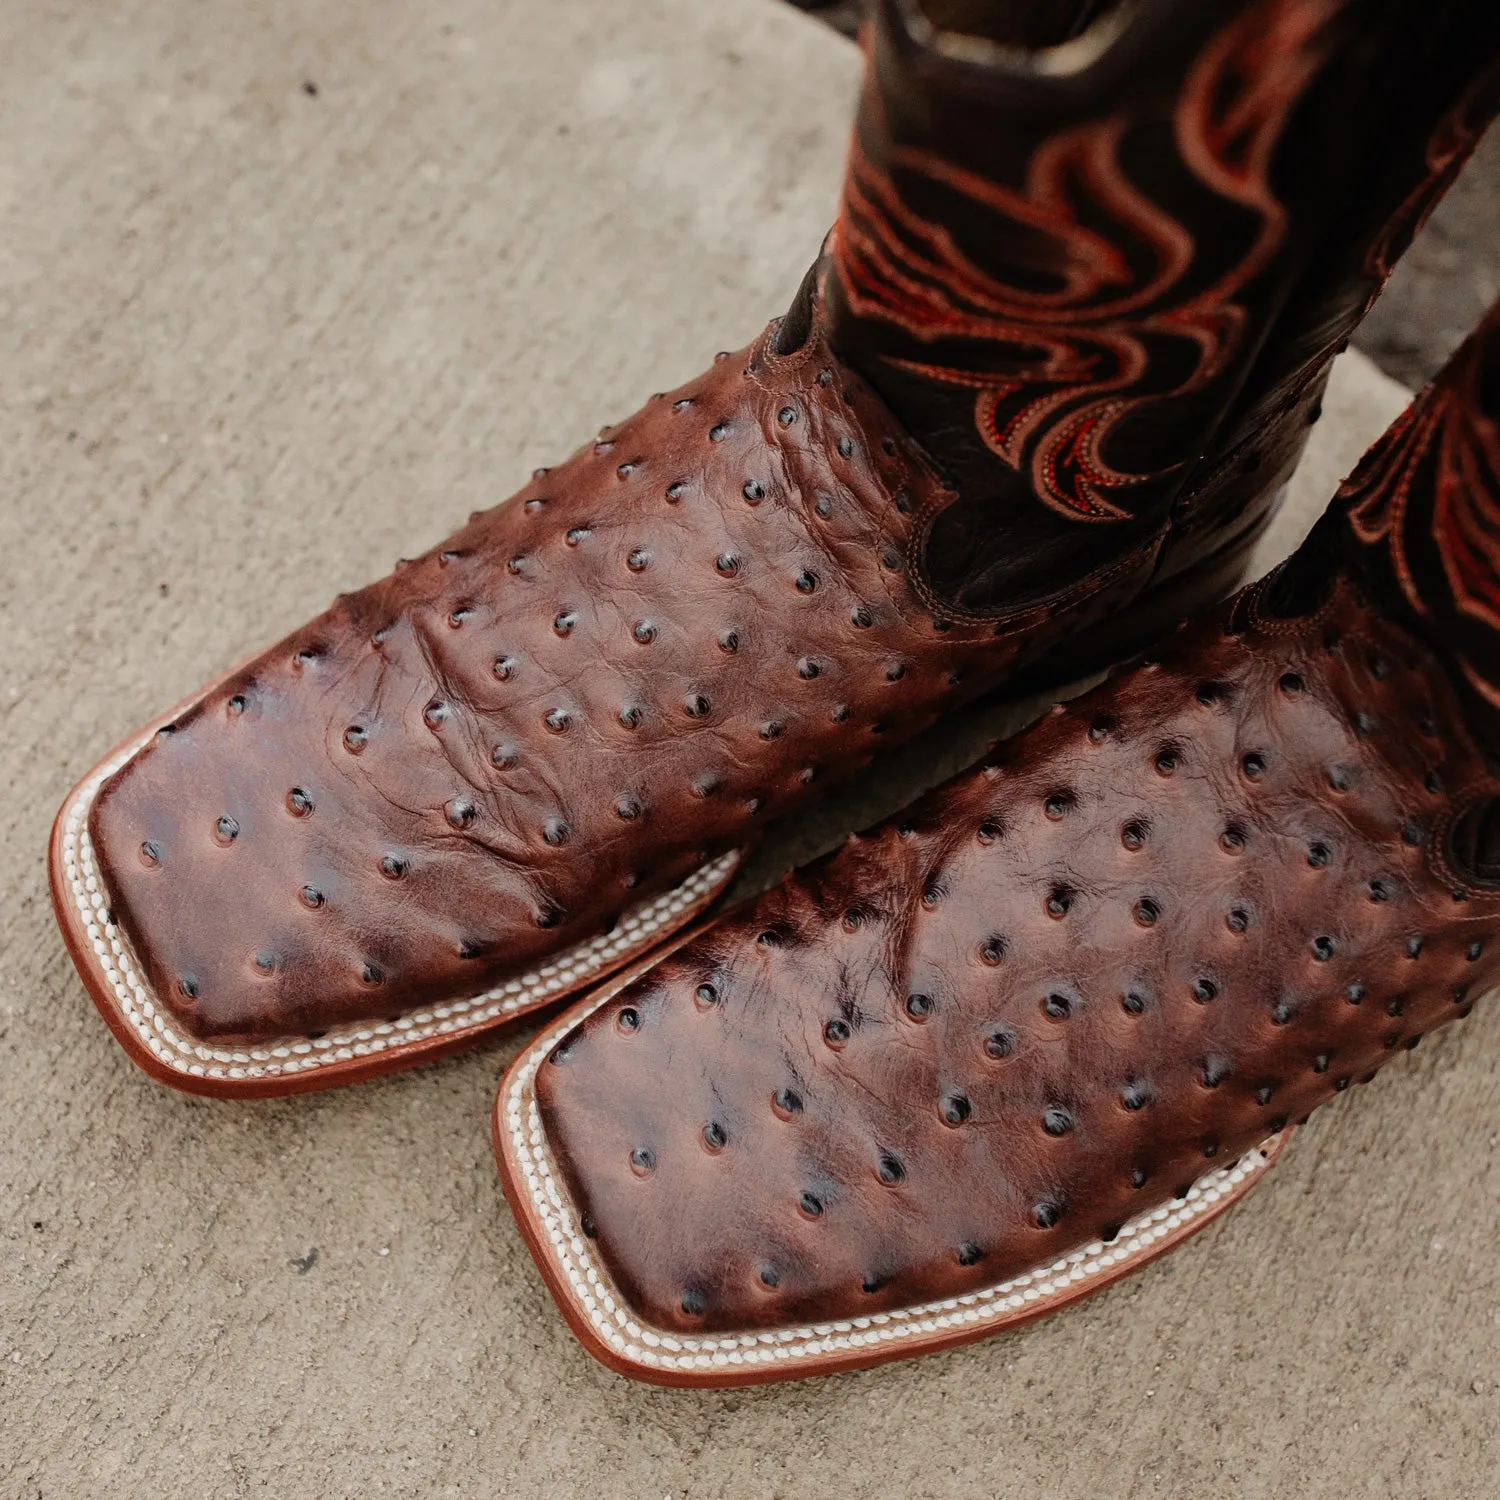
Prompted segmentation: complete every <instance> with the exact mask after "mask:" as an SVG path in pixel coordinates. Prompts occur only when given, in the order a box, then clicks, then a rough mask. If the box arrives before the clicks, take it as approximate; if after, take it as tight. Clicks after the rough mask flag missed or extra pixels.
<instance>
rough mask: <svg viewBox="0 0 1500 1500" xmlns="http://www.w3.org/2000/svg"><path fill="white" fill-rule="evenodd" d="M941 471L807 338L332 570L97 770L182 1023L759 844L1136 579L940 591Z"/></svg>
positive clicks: (564, 919) (497, 956) (236, 1017)
mask: <svg viewBox="0 0 1500 1500" xmlns="http://www.w3.org/2000/svg"><path fill="white" fill-rule="evenodd" d="M938 494H939V487H938V485H937V482H936V481H935V479H934V478H933V477H932V474H931V472H930V470H929V469H928V468H927V467H926V465H925V463H924V461H923V460H922V459H921V458H920V457H919V456H918V455H917V454H916V453H915V452H914V450H913V449H912V447H911V445H910V444H909V443H908V442H907V440H906V439H905V438H904V437H903V435H902V433H901V431H900V430H899V428H898V427H897V426H896V424H895V423H894V421H893V420H892V419H891V418H890V417H889V415H888V414H887V413H886V411H885V410H884V408H883V407H882V406H881V404H880V403H879V401H878V400H877V399H876V398H875V397H874V396H873V395H871V394H870V393H869V391H868V390H867V388H865V387H864V386H863V384H862V383H861V382H860V381H859V380H858V379H857V378H855V377H854V376H853V375H852V374H851V372H850V371H848V370H847V369H846V368H845V367H843V366H842V365H840V364H839V362H838V361H837V360H836V359H835V358H834V357H833V356H832V354H830V352H829V351H828V349H827V347H826V345H825V344H824V343H823V342H822V340H821V337H818V336H815V337H813V338H812V339H811V340H810V341H809V342H808V343H807V345H806V346H805V347H804V348H803V349H802V350H801V351H800V352H799V353H797V354H796V355H793V356H788V357H780V356H777V355H775V354H774V353H772V352H771V351H770V350H769V348H768V345H767V340H766V338H764V337H763V338H762V339H761V340H759V341H757V343H756V344H755V345H753V346H752V347H751V349H749V350H748V351H742V352H741V353H739V354H735V355H724V356H721V357H720V358H719V360H718V361H717V362H716V363H715V364H714V365H713V367H712V368H711V369H710V370H709V371H708V373H707V374H705V375H704V376H703V377H702V378H701V379H699V380H697V381H694V382H692V383H690V384H689V385H687V386H685V387H683V388H682V389H681V390H679V391H676V392H673V393H670V394H667V395H662V396H658V397H655V398H653V400H652V401H651V402H650V403H648V405H647V406H646V407H645V408H644V409H643V410H642V411H641V412H640V413H638V414H637V415H636V416H634V417H632V418H631V419H630V420H629V421H627V422H625V423H624V424H622V425H621V426H619V427H618V428H614V429H607V430H606V431H605V432H604V433H602V434H601V435H600V437H599V439H598V441H597V442H595V443H593V444H591V445H590V446H588V447H587V448H585V449H584V450H582V451H581V452H580V453H578V454H577V455H575V456H574V457H573V458H571V459H570V460H569V461H568V462H567V463H565V464H563V465H562V466H560V467H559V468H557V469H554V470H551V471H546V470H542V471H539V472H538V473H537V475H536V476H535V477H534V479H533V481H532V483H531V484H529V485H528V486H527V487H526V488H525V489H524V490H522V491H521V492H520V493H519V494H518V495H516V496H515V497H514V498H513V499H512V500H511V501H510V502H509V503H507V504H505V505H502V506H500V507H498V508H497V509H495V510H492V511H489V512H485V513H483V514H480V515H477V516H475V517H474V518H473V519H472V520H471V522H470V524H469V525H468V527H467V528H465V529H464V530H463V531H461V532H459V533H458V534H457V535H456V536H453V537H451V538H449V539H448V540H447V541H445V542H443V543H442V544H440V545H439V546H438V547H436V548H434V549H433V550H432V551H431V552H430V553H428V554H426V555H425V556H423V557H421V558H418V559H416V560H415V561H411V562H406V563H403V564H401V565H399V566H398V568H397V571H396V572H395V573H394V574H393V575H392V576H391V577H389V578H387V579H385V580H384V581H382V582H380V583H377V584H375V585H373V586H371V587H370V588H367V589H364V590H362V591H361V592H359V593H356V594H352V595H348V596H346V597H344V598H341V599H340V600H339V601H338V602H337V603H335V605H334V606H333V608H332V609H330V610H329V611H328V612H327V613H326V614H324V615H322V616H320V617H319V618H317V619H316V620H314V621H312V622H311V623H310V624H309V625H308V626H307V627H306V628H305V629H303V630H301V631H298V632H297V633H296V634H295V635H294V636H292V637H290V638H288V639H287V640H284V641H282V642H280V643H279V644H278V645H276V646H274V647H272V648H271V649H270V650H269V651H267V652H266V653H265V654H264V655H262V656H260V657H259V658H257V659H256V660H254V661H252V662H251V663H250V664H249V665H248V666H246V667H245V668H243V669H242V670H240V671H238V672H236V673H235V674H233V675H232V676H231V677H230V678H228V679H227V680H225V681H224V682H222V683H220V684H219V685H217V686H216V687H214V688H213V689H212V690H211V691H209V692H208V693H207V694H206V695H204V696H203V697H201V698H200V699H199V700H197V701H196V702H195V703H194V704H193V705H192V706H191V707H190V708H189V709H188V710H186V711H185V712H184V713H182V714H181V715H180V716H179V717H178V718H177V720H176V722H175V724H174V725H173V726H171V727H170V729H169V730H166V731H163V732H162V733H160V734H158V735H157V736H156V737H155V739H154V741H153V742H152V743H151V744H150V745H149V746H147V747H146V748H145V749H144V750H142V751H141V752H140V753H139V754H137V755H136V756H135V757H133V758H132V759H131V760H130V761H129V762H128V763H127V764H126V765H125V766H124V767H123V769H121V770H120V771H119V772H118V773H117V774H115V775H114V776H113V777H112V778H111V779H110V780H109V781H108V782H107V783H106V784H105V786H104V787H103V789H102V791H101V794H100V796H99V798H98V800H97V802H96V803H95V805H94V807H93V810H92V814H91V819H90V825H89V826H90V833H91V836H92V838H93V841H94V844H95V846H96V848H97V850H98V854H99V859H100V863H101V867H102V872H103V876H104V879H105V884H106V886H107V888H108V891H109V894H110V898H111V901H112V903H113V908H114V915H115V917H116V918H117V920H119V921H120V923H121V924H122V926H123V928H124V930H125V931H126V932H127V933H128V934H129V935H130V937H131V940H132V942H133V944H134V946H135V948H136V951H137V954H138V956H139V957H140V959H141V960H142V962H143V964H144V967H145V969H146V971H147V973H148V975H149V978H150V981H151V984H152V986H153V987H154V989H155V992H156V994H157V996H159V997H160V999H161V1000H162V1001H163V1002H164V1003H166V1004H167V1005H169V1006H170V1007H171V1008H172V1011H173V1013H174V1014H175V1016H176V1018H177V1020H178V1022H179V1024H180V1025H181V1026H182V1027H183V1028H184V1029H186V1030H187V1031H189V1032H190V1033H191V1034H192V1035H195V1036H199V1037H208V1038H247V1039H253V1038H259V1037H270V1036H280V1035H286V1034H289V1033H290V1034H296V1033H302V1032H310V1031H318V1030H321V1029H323V1028H326V1027H328V1026H331V1025H335V1024H337V1023H340V1022H346V1021H351V1020H361V1019H365V1018H370V1017H381V1018H384V1017H387V1016H392V1015H398V1014H400V1013H401V1012H403V1011H405V1010H408V1009H410V1008H411V1007H413V1006H415V1005H417V1004H420V1003H423V1002H426V1001H429V1000H431V999H434V998H443V997H449V996H453V995H459V994H473V993H477V992H479V991H480V990H481V989H483V988H485V987H486V986H488V985H491V984H493V983H494V982H495V981H496V980H497V979H498V978H501V977H503V976H506V975H508V974H511V973H514V972H517V971H518V970H521V969H523V968H524V967H525V966H526V965H527V964H529V963H534V962H535V961H536V960H537V959H538V958H539V957H540V956H542V955H545V954H548V953H550V952H554V951H557V950H559V949H562V948H565V947H567V946H568V945H569V944H570V943H574V942H577V941H579V940H581V939H582V938H583V937H586V936H589V935H591V934H592V933H594V932H597V931H599V930H600V929H602V928H603V927H604V926H606V925H607V923H608V922H609V921H610V920H611V918H612V917H613V916H614V915H615V914H616V913H617V912H618V911H619V910H620V909H621V908H622V906H624V905H627V904H628V903H630V902H632V901H634V900H636V899H638V898H639V896H641V895H642V894H645V893H647V892H649V891H652V890H655V889H659V888H664V887H667V886H669V885H672V884H675V883H676V882H677V881H679V880H680V879H681V878H682V877H683V876H684V875H685V874H686V873H687V872H688V871H689V870H691V869H692V868H694V867H696V866H697V865H699V864H700V863H701V862H702V861H704V860H705V859H707V858H709V857H711V856H713V855H715V854H717V853H719V852H721V851H723V850H726V849H730V848H733V847H735V846H738V845H743V844H745V843H746V842H747V841H752V840H753V839H754V838H755V836H756V833H757V830H758V829H759V828H760V826H761V825H762V824H763V823H764V821H765V820H766V819H767V818H769V817H773V816H775V815H777V814H779V813H783V812H786V811H787V810H789V809H791V808H793V807H795V806H797V805H798V804H799V803H801V802H803V801H804V800H805V799H806V798H808V796H809V795H811V794H814V793H816V792H818V791H819V790H821V787H822V785H823V784H824V783H825V782H826V781H829V780H831V779H833V778H835V777H838V776H842V775H844V774H847V773H848V772H850V771H853V770H855V769H856V768H858V767H860V766H862V765H864V764H865V763H866V762H867V761H868V760H869V759H870V758H871V756H872V755H873V754H874V752H875V750H876V749H877V748H879V747H880V746H882V745H884V744H887V743H890V742H894V741H898V740H901V739H903V738H906V737H907V736H909V735H911V734H913V733H915V732H916V731H918V730H920V729H922V728H923V727H925V726H926V725H927V724H929V723H931V722H932V720H933V719H934V718H935V717H936V716H937V714H938V712H939V710H940V709H942V708H945V707H948V706H950V705H952V704H953V703H955V702H957V701H962V700H963V699H964V698H966V697H969V696H971V695H972V694H974V693H976V692H978V691H980V690H982V689H984V688H985V687H987V686H990V685H992V684H993V683H995V682H996V681H998V680H999V679H1000V678H1001V677H1002V676H1003V675H1004V674H1005V673H1006V671H1008V670H1009V669H1010V668H1011V667H1013V666H1014V665H1015V664H1016V663H1017V662H1018V661H1019V660H1022V659H1026V658H1028V657H1030V656H1035V655H1036V654H1038V653H1040V652H1041V651H1043V650H1045V649H1046V648H1047V647H1048V646H1049V645H1051V644H1052V643H1055V642H1056V641H1058V640H1060V639H1062V638H1064V637H1066V636H1067V635H1068V634H1069V633H1070V632H1074V631H1077V630H1078V629H1079V628H1081V627H1082V626H1084V625H1086V624H1088V623H1090V622H1091V621H1093V620H1096V619H1097V618H1098V617H1099V616H1100V615H1101V614H1103V613H1105V612H1106V611H1107V610H1108V609H1109V608H1110V607H1112V606H1115V605H1118V604H1120V603H1121V602H1123V601H1124V600H1125V599H1126V598H1128V597H1129V595H1130V594H1131V593H1133V592H1138V591H1139V590H1140V589H1141V588H1142V587H1143V586H1144V584H1145V582H1146V577H1147V574H1148V573H1149V569H1150V564H1151V556H1150V554H1145V555H1136V556H1127V557H1125V558H1123V559H1121V562H1120V564H1119V566H1118V567H1117V568H1116V569H1114V570H1113V572H1112V573H1111V574H1107V575H1104V576H1102V577H1101V578H1100V579H1098V580H1097V586H1096V588H1095V590H1094V593H1093V596H1092V597H1091V598H1090V599H1089V600H1087V601H1085V602H1084V603H1082V604H1081V605H1078V606H1075V607H1074V608H1073V609H1072V610H1071V611H1070V612H1068V613H1066V614H1064V615H1054V614H1053V613H1052V612H1050V611H1047V610H1040V611H1036V612H1034V614H1033V615H1032V616H1030V617H1027V618H1024V619H1022V620H1020V621H1019V622H1017V623H1016V624H1015V625H1014V626H1013V627H1012V628H1009V629H1007V631H1006V632H1005V633H1004V634H1002V635H1001V636H999V637H998V638H997V635H996V632H995V630H994V628H993V627H992V626H989V625H981V624H966V623H963V622H955V621H953V620H951V619H949V618H943V617H936V616H934V615H933V613H932V612H931V611H930V610H929V608H928V607H927V605H926V603H925V602H924V600H923V597H922V594H921V591H920V588H919V586H918V585H916V584H914V582H913V580H912V578H911V576H910V574H909V571H908V562H907V556H906V553H907V548H908V544H909V542H910V537H911V527H912V519H913V518H914V517H915V516H916V515H917V514H918V513H920V512H922V511H923V510H924V509H926V508H928V507H929V506H930V505H931V504H932V503H934V501H935V500H936V497H937V496H938Z"/></svg>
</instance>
